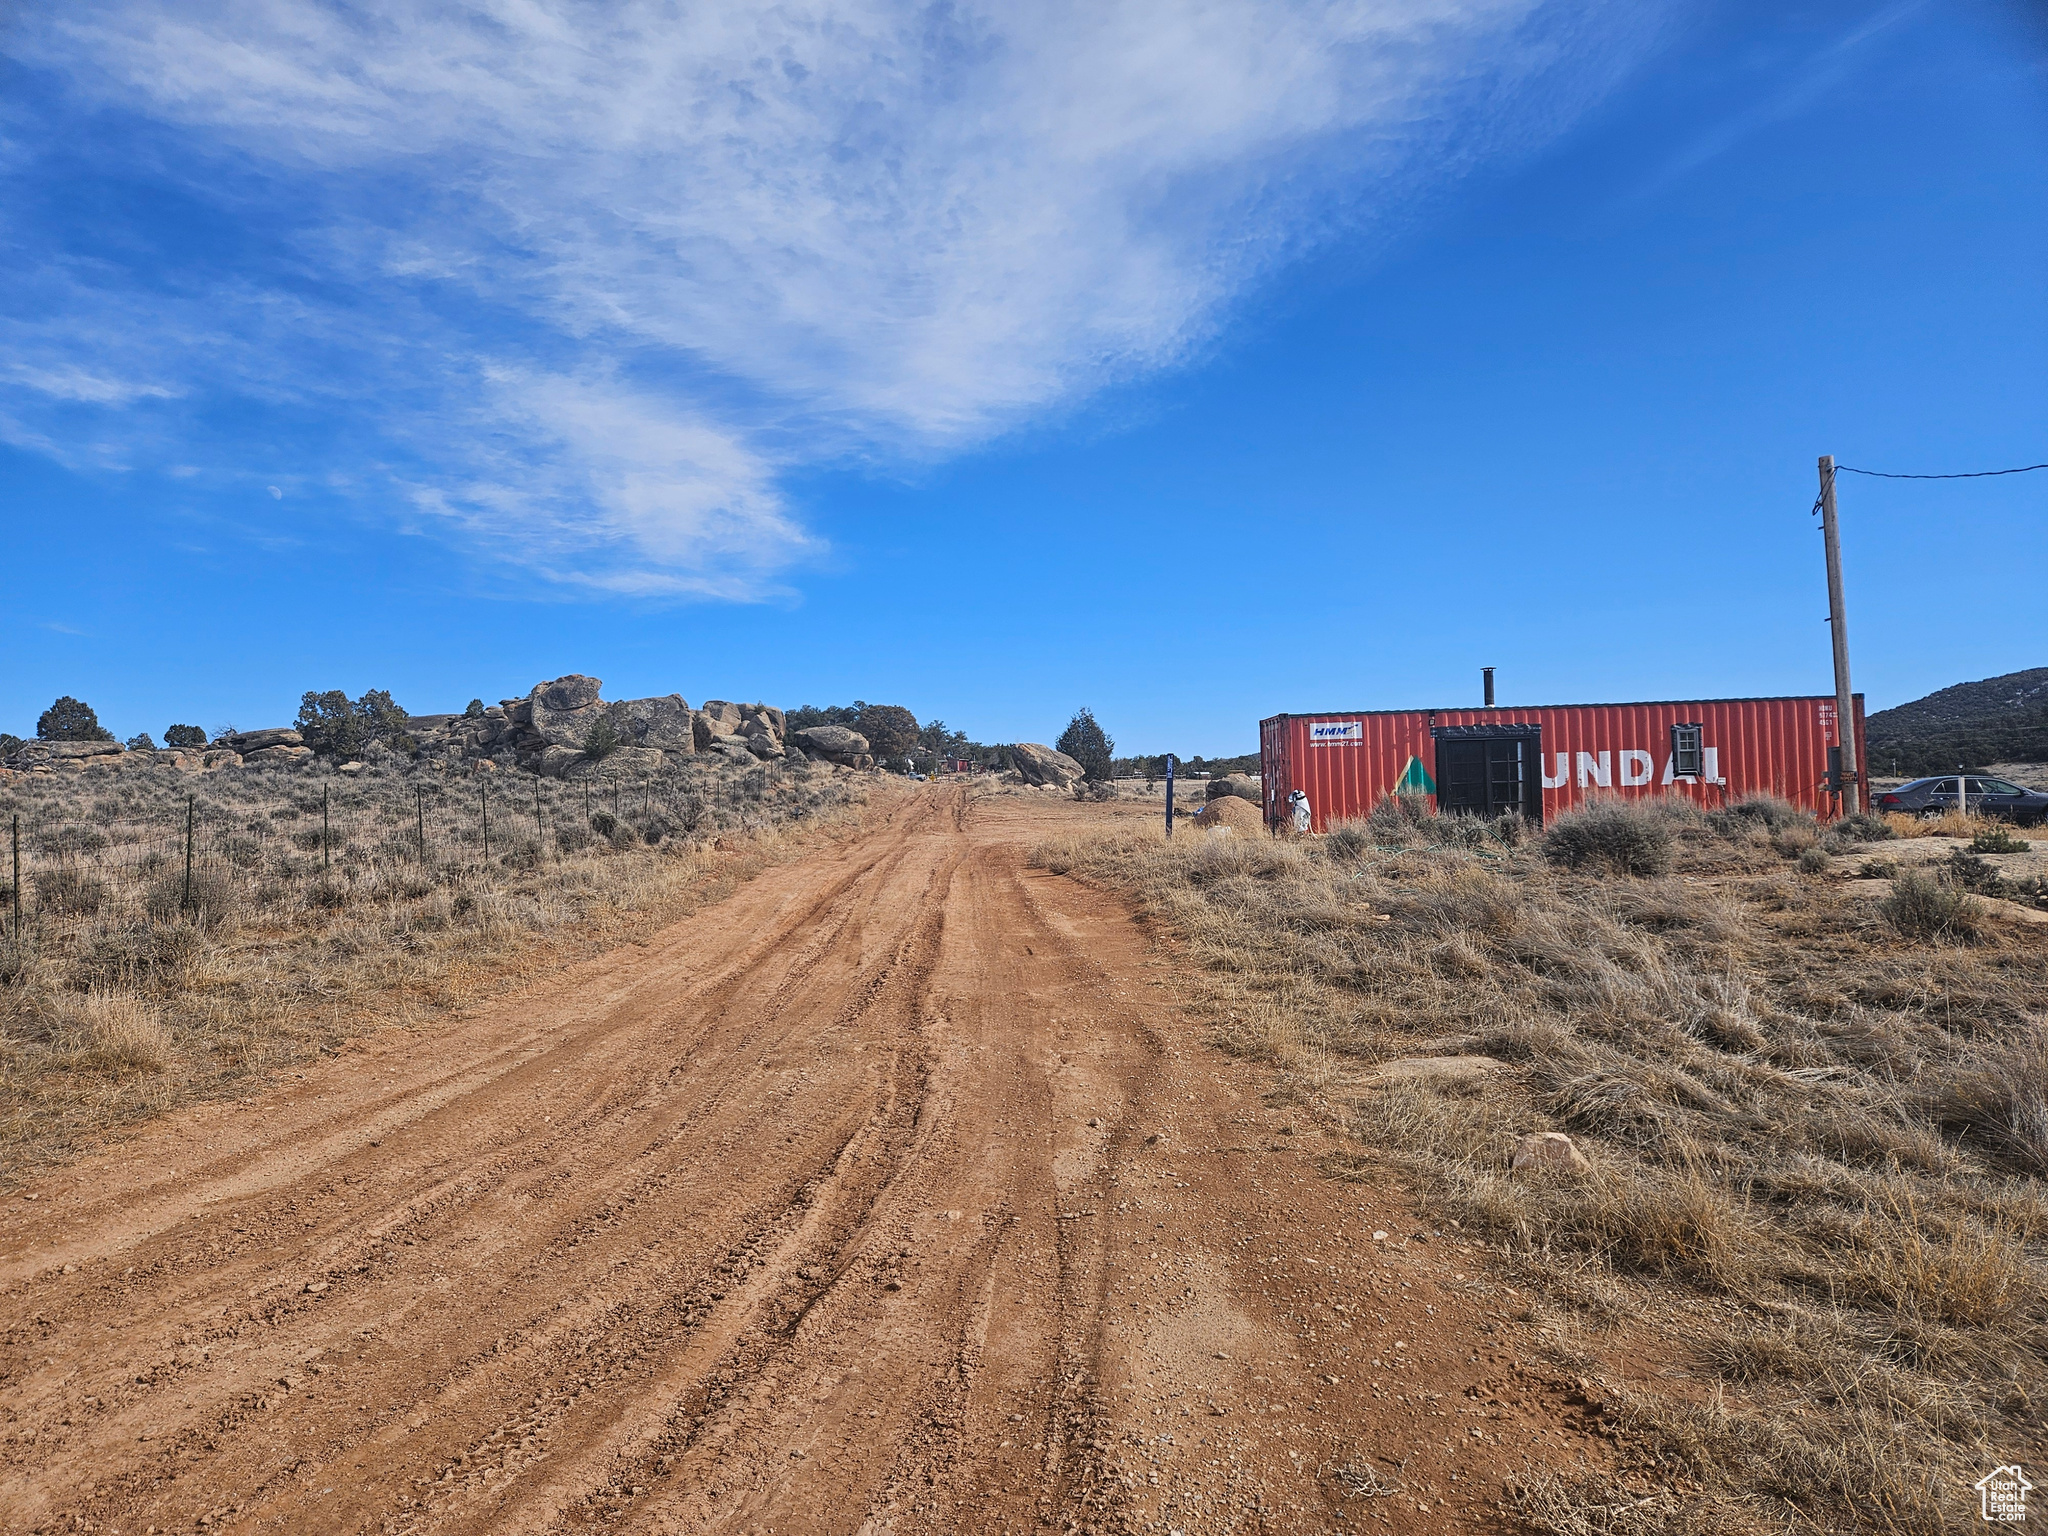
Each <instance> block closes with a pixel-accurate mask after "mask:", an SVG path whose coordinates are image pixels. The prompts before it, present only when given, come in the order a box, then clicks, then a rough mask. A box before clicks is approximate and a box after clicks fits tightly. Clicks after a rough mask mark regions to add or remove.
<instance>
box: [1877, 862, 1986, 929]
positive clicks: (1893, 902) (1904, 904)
mask: <svg viewBox="0 0 2048 1536" xmlns="http://www.w3.org/2000/svg"><path fill="white" fill-rule="evenodd" d="M1878 910H1879V911H1881V912H1882V913H1883V914H1884V917H1885V920H1886V921H1887V922H1889V923H1890V924H1891V925H1892V926H1893V927H1894V928H1896V929H1898V930H1899V932H1900V933H1902V934H1904V935H1906V937H1907V938H1910V939H1962V940H1969V939H1973V938H1975V937H1976V936H1977V934H1978V932H1979V930H1980V929H1981V928H1982V927H1983V925H1984V907H1983V904H1982V903H1981V902H1979V901H1978V900H1977V899H1976V898H1975V897H1974V896H1972V895H1971V894H1970V893H1969V892H1968V891H1965V890H1962V889H1960V888H1958V887H1957V886H1955V885H1953V884H1951V883H1950V882H1948V881H1947V880H1944V879H1941V878H1940V877H1938V876H1935V875H1929V874H1923V873H1922V872H1921V871H1919V870H1917V869H1902V870H1900V871H1899V873H1898V874H1897V875H1896V876H1894V877H1893V879H1892V893H1891V895H1889V896H1887V897H1886V898H1885V899H1884V900H1883V902H1881V903H1880V904H1879V908H1878Z"/></svg>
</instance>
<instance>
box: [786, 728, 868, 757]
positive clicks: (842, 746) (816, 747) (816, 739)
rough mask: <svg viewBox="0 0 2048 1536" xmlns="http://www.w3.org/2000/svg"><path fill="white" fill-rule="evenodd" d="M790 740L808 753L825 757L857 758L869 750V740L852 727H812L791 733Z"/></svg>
mask: <svg viewBox="0 0 2048 1536" xmlns="http://www.w3.org/2000/svg"><path fill="white" fill-rule="evenodd" d="M789 739H790V740H791V741H792V742H794V743H795V744H796V745H797V746H799V747H802V748H803V749H804V750H805V751H807V752H816V753H819V754H820V755H821V756H824V757H857V756H860V755H861V754H863V753H865V752H866V751H867V750H868V739H867V737H865V736H863V735H861V733H860V732H859V731H856V730H854V729H853V728H852V727H851V726H845V725H810V726H805V727H804V728H803V729H802V730H800V731H791V732H790V734H789Z"/></svg>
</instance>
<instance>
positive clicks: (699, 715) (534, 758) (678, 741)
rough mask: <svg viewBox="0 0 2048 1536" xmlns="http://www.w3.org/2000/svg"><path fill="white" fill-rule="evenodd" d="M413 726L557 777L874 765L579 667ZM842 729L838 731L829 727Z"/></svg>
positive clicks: (781, 729)
mask: <svg viewBox="0 0 2048 1536" xmlns="http://www.w3.org/2000/svg"><path fill="white" fill-rule="evenodd" d="M600 725H608V726H609V727H610V731H611V734H613V735H614V736H615V737H616V739H617V742H618V745H617V746H616V747H615V748H614V749H613V750H611V751H609V752H607V753H605V754H604V755H603V756H602V757H599V758H593V757H591V756H590V755H589V754H588V753H587V752H586V751H585V750H584V749H585V748H586V747H587V746H589V745H591V733H592V731H593V730H595V729H596V728H597V727H598V726H600ZM406 730H407V733H408V734H409V735H410V736H412V737H413V739H414V740H415V741H417V743H418V747H417V751H416V753H415V754H414V756H415V758H416V760H417V761H418V762H419V763H420V764H421V765H422V766H424V767H428V768H436V769H439V770H441V771H443V772H450V771H458V770H459V771H461V772H465V773H484V772H495V771H498V770H501V769H506V768H521V769H524V770H526V771H527V772H529V773H539V774H545V775H549V776H551V777H556V778H571V779H574V778H584V777H589V776H593V775H605V774H625V775H631V776H635V777H638V776H641V775H645V774H650V773H653V772H655V771H657V770H659V769H660V768H662V767H663V766H665V765H668V764H671V763H673V762H674V761H675V760H677V759H679V758H687V757H692V756H694V755H695V754H697V753H698V752H713V753H715V754H717V755H718V756H720V757H722V758H724V759H726V760H728V761H730V762H732V763H734V764H735V765H744V766H747V767H752V766H753V765H755V764H757V763H760V762H763V761H770V760H776V759H780V758H783V757H786V756H790V755H791V754H793V753H797V752H801V753H802V754H803V755H804V756H805V757H807V758H809V759H811V760H812V761H816V762H832V763H837V764H840V765H842V766H845V767H871V766H873V763H874V759H873V757H872V756H870V755H869V752H868V743H867V740H866V738H864V737H863V736H861V735H860V733H859V732H857V731H848V730H845V729H844V728H843V727H837V726H834V727H827V728H826V730H827V733H828V734H827V736H826V737H824V738H822V739H821V741H820V742H819V743H816V744H812V745H800V744H798V743H795V742H792V741H791V740H790V733H789V721H788V717H787V716H785V715H784V714H783V712H782V711H781V710H779V709H777V708H775V707H774V706H773V705H770V704H735V703H731V702H729V701H727V700H723V699H714V700H712V701H711V702H710V703H708V704H706V705H705V706H704V707H703V708H702V709H692V708H691V707H690V703H689V701H688V700H687V699H685V698H684V697H683V696H682V695H681V694H679V693H666V694H661V695H659V696H657V697H654V698H645V699H617V700H607V699H605V698H604V696H603V684H602V682H601V681H600V680H599V679H597V678H595V677H590V676H588V675H586V674H584V673H581V672H572V673H569V674H568V675H566V676H563V677H557V678H552V679H549V680H548V681H546V682H541V683H536V684H535V685H534V686H533V687H532V688H531V689H530V690H528V692H527V693H526V695H525V697H523V698H517V699H504V700H501V701H500V702H499V703H497V704H493V705H491V706H489V707H488V708H479V709H477V711H476V712H475V713H474V714H470V713H467V712H465V713H463V714H459V715H414V716H411V717H410V718H409V719H408V721H407V723H406ZM832 732H838V733H839V734H838V735H832V734H830V733H832ZM401 755H402V754H401V753H399V752H398V751H395V750H394V749H393V748H391V747H389V746H387V745H386V744H385V743H383V742H381V741H373V742H370V743H369V744H368V745H366V746H365V747H364V748H363V750H362V752H361V754H360V760H359V761H357V762H355V763H351V764H340V765H336V766H338V767H343V768H350V769H354V770H356V771H360V770H361V769H362V768H363V767H364V766H365V765H368V766H372V767H374V766H376V765H377V764H378V763H380V762H393V761H397V760H398V759H399V758H400V757H401ZM315 761H316V757H315V754H314V752H313V749H312V748H310V747H308V746H307V745H306V743H305V738H304V737H303V736H302V735H301V734H300V732H299V731H297V730H295V729H293V728H292V727H291V726H266V727H264V728H263V729H261V730H253V731H229V732H226V733H224V734H223V735H222V736H221V738H220V739H219V740H218V741H215V742H214V743H213V744H212V745H211V746H208V747H195V748H173V749H166V750H163V751H154V750H137V751H134V752H130V751H128V750H127V749H125V748H124V747H123V746H122V745H121V744H120V743H119V742H118V741H41V740H38V741H29V742H23V743H22V744H21V745H20V746H19V747H17V748H16V749H15V750H14V752H13V753H12V754H10V755H9V756H8V757H7V759H6V760H5V762H4V763H0V770H4V771H9V772H22V773H43V774H49V773H77V772H81V771H83V769H84V767H85V766H86V765H87V764H91V765H93V766H95V767H110V768H169V769H172V770H173V771H179V772H186V773H192V772H198V771H202V770H210V769H220V768H239V767H241V766H243V765H244V764H245V763H246V764H247V765H248V766H250V767H252V768H270V769H278V768H290V767H300V766H305V765H309V764H312V763H313V762H315Z"/></svg>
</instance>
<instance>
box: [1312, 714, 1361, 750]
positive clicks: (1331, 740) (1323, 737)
mask: <svg viewBox="0 0 2048 1536" xmlns="http://www.w3.org/2000/svg"><path fill="white" fill-rule="evenodd" d="M1364 740H1365V722H1364V721H1363V720H1311V721H1310V722H1309V726H1308V744H1309V745H1310V746H1312V747H1334V746H1336V745H1338V744H1339V743H1342V742H1347V741H1348V742H1354V743H1362V742H1363V741H1364Z"/></svg>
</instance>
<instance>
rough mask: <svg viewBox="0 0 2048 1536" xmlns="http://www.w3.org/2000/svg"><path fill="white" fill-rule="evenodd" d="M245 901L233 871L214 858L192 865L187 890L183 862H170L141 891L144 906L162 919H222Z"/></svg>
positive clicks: (209, 921) (205, 920) (196, 920)
mask: <svg viewBox="0 0 2048 1536" xmlns="http://www.w3.org/2000/svg"><path fill="white" fill-rule="evenodd" d="M241 903H242V888H241V884H240V882H239V881H237V880H236V879H235V877H234V875H233V873H232V872H231V871H229V870H227V869H224V868H222V867H221V866H220V865H218V864H215V863H214V862H212V861H211V860H207V861H206V862H204V863H198V864H194V865H193V866H192V883H191V887H190V889H189V891H188V889H187V887H186V883H185V870H184V866H183V865H167V866H166V867H164V868H162V869H160V870H158V871H157V874H156V878H155V879H153V880H151V881H150V883H149V885H148V886H147V887H146V888H145V889H144V891H143V895H142V910H143V911H145V912H147V913H148V914H149V915H150V917H151V918H152V919H154V920H155V921H156V922H159V923H169V922H175V921H176V920H177V919H178V918H180V917H189V918H191V919H192V920H193V921H194V922H199V923H219V922H222V921H224V920H225V919H227V918H229V917H231V916H232V915H233V914H234V912H235V909H236V908H237V907H239V906H240V905H241Z"/></svg>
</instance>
